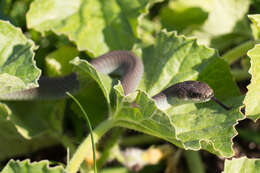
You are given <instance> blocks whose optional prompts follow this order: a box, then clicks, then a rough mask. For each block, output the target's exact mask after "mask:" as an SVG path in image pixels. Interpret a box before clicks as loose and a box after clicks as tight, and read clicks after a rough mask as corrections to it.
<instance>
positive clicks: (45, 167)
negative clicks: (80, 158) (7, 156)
mask: <svg viewBox="0 0 260 173" xmlns="http://www.w3.org/2000/svg"><path fill="white" fill-rule="evenodd" d="M49 165H50V162H49V161H47V160H45V161H40V162H30V161H29V160H24V161H14V160H10V161H9V162H8V163H7V165H6V166H5V167H4V169H3V170H2V173H66V172H67V171H65V169H64V168H63V167H61V166H55V167H50V166H49Z"/></svg>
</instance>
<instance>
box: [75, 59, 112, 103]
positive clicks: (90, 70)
mask: <svg viewBox="0 0 260 173" xmlns="http://www.w3.org/2000/svg"><path fill="white" fill-rule="evenodd" d="M71 63H72V64H73V65H75V67H76V68H77V70H78V71H79V74H78V76H79V81H80V82H81V88H84V87H87V86H88V85H89V83H90V82H85V81H89V78H88V80H86V78H87V77H90V78H91V79H93V80H94V81H96V82H97V83H98V84H99V87H100V88H101V90H102V92H103V94H104V96H105V98H106V101H107V103H108V105H109V106H110V97H109V95H110V92H111V88H112V79H111V78H110V77H108V76H107V75H103V74H100V73H99V72H97V70H96V69H95V68H94V67H93V66H92V65H91V64H90V63H89V62H87V61H86V60H82V59H79V58H78V57H76V58H74V59H73V60H72V61H71ZM84 83H85V84H84Z"/></svg>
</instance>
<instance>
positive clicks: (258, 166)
mask: <svg viewBox="0 0 260 173" xmlns="http://www.w3.org/2000/svg"><path fill="white" fill-rule="evenodd" d="M233 172H236V173H245V172H246V173H258V172H260V160H259V159H248V158H246V157H242V158H238V159H236V158H233V159H232V160H225V168H224V171H223V173H233Z"/></svg>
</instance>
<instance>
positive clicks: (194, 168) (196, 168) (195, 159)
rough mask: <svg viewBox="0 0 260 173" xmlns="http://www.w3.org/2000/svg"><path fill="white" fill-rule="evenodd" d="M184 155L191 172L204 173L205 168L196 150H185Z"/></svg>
mask: <svg viewBox="0 0 260 173" xmlns="http://www.w3.org/2000/svg"><path fill="white" fill-rule="evenodd" d="M184 156H185V159H186V161H187V164H188V167H189V170H190V172H191V173H205V168H204V166H203V163H202V160H201V157H200V155H199V152H198V151H191V150H185V151H184Z"/></svg>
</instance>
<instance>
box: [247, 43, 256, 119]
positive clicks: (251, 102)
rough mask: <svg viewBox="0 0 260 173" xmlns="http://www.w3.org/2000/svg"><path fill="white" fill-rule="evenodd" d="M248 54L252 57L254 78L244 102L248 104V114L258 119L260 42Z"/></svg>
mask: <svg viewBox="0 0 260 173" xmlns="http://www.w3.org/2000/svg"><path fill="white" fill-rule="evenodd" d="M248 56H249V57H250V59H251V60H250V61H251V67H250V69H249V73H250V74H251V75H252V78H251V82H250V84H249V86H248V87H247V89H248V92H247V93H246V97H245V100H244V104H245V105H246V115H247V116H248V117H249V118H251V119H252V120H254V121H256V120H257V119H258V118H259V117H260V69H259V67H260V44H257V45H255V47H254V48H253V49H251V50H250V51H248Z"/></svg>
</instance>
